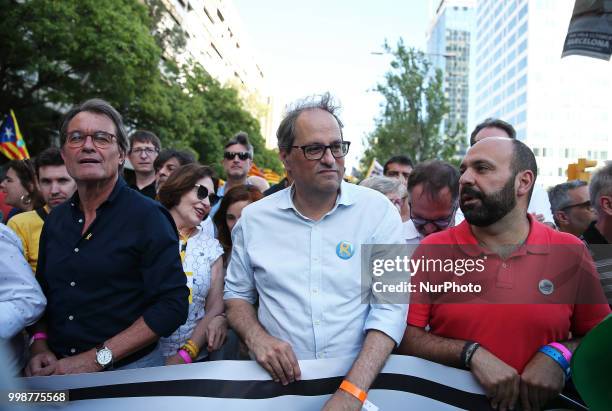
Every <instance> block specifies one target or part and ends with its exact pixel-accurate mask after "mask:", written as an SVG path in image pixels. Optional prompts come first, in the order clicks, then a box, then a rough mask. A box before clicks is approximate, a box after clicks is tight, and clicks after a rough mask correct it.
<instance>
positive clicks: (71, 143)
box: [66, 130, 117, 148]
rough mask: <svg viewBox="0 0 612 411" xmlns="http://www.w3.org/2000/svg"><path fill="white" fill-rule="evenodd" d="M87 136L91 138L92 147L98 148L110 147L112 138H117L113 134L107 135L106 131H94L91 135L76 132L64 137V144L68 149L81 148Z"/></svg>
mask: <svg viewBox="0 0 612 411" xmlns="http://www.w3.org/2000/svg"><path fill="white" fill-rule="evenodd" d="M88 136H90V137H91V141H92V142H93V145H94V146H96V147H98V148H106V147H108V146H110V145H111V144H112V142H113V138H114V139H116V138H117V136H115V135H114V134H111V133H107V132H106V131H94V132H93V133H91V134H85V133H83V132H81V131H78V130H77V131H73V132H71V133H68V134H67V135H66V144H67V145H68V147H72V148H78V147H82V146H83V145H84V144H85V140H87V137H88Z"/></svg>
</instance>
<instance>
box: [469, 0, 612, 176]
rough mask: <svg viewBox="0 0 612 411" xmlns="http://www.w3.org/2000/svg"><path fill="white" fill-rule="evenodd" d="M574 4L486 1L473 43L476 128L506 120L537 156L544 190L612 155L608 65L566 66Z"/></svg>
mask: <svg viewBox="0 0 612 411" xmlns="http://www.w3.org/2000/svg"><path fill="white" fill-rule="evenodd" d="M573 7H574V0H507V1H499V0H480V1H479V2H478V6H477V11H476V28H475V32H474V39H473V44H472V49H473V53H472V61H471V72H472V74H473V76H472V78H471V84H470V87H471V93H470V99H471V101H470V106H471V110H470V116H469V121H468V124H469V129H470V130H471V129H472V128H473V127H474V126H475V124H477V123H478V122H480V121H482V120H484V119H485V118H487V117H498V118H501V119H504V120H506V121H508V122H510V123H511V124H513V125H514V127H515V128H516V130H517V137H518V138H519V139H520V140H522V141H524V142H525V143H526V144H527V145H528V146H529V147H531V149H532V150H533V152H534V154H535V156H536V159H537V162H538V168H539V173H538V174H539V175H538V181H537V184H540V185H542V186H544V187H548V186H551V185H554V184H557V183H559V182H562V181H564V180H566V174H565V171H566V169H567V165H568V164H569V163H573V162H575V161H576V160H577V159H578V158H580V157H586V158H589V159H592V160H598V161H599V163H600V165H602V164H603V163H604V162H605V161H606V160H608V159H610V155H611V154H612V153H611V152H612V138H611V137H610V125H609V120H608V118H609V113H608V112H609V99H610V95H612V94H611V93H612V76H610V68H609V63H608V62H605V61H600V60H597V59H593V58H588V57H582V56H570V57H566V58H563V59H561V52H562V49H563V42H564V40H565V36H566V34H567V28H568V25H569V21H570V18H571V15H572V10H573Z"/></svg>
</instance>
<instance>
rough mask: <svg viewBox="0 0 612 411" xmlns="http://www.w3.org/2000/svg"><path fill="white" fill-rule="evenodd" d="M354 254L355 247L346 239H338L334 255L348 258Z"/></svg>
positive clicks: (344, 258)
mask: <svg viewBox="0 0 612 411" xmlns="http://www.w3.org/2000/svg"><path fill="white" fill-rule="evenodd" d="M353 254H355V247H353V244H351V243H349V242H348V241H340V242H339V243H338V245H337V246H336V255H337V256H338V257H340V258H342V259H343V260H348V259H349V258H351V257H352V256H353Z"/></svg>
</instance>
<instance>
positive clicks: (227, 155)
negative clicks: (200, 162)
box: [223, 151, 251, 161]
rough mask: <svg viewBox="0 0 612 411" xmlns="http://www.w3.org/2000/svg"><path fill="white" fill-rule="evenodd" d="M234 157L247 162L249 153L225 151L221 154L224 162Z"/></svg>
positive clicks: (249, 156)
mask: <svg viewBox="0 0 612 411" xmlns="http://www.w3.org/2000/svg"><path fill="white" fill-rule="evenodd" d="M236 156H238V158H239V159H240V160H242V161H245V160H248V159H249V158H251V153H249V152H248V151H226V152H224V153H223V157H224V158H225V159H226V160H233V159H234V158H235V157H236Z"/></svg>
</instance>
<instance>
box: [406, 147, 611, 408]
mask: <svg viewBox="0 0 612 411" xmlns="http://www.w3.org/2000/svg"><path fill="white" fill-rule="evenodd" d="M460 172H461V178H460V179H459V193H460V206H461V209H462V210H463V213H464V215H465V219H466V220H465V221H463V222H462V223H461V224H459V225H458V226H456V227H452V228H450V229H448V230H445V231H441V232H439V233H435V234H432V235H430V236H428V237H427V238H425V239H424V240H423V241H422V242H421V247H422V248H424V245H437V247H438V250H439V249H440V248H442V247H441V245H444V246H446V248H444V252H445V253H452V254H453V258H455V261H457V260H458V259H463V260H464V261H465V260H467V259H471V258H479V259H480V260H481V261H485V264H484V269H483V270H481V272H480V273H479V272H474V271H472V272H468V273H465V275H463V274H461V273H458V272H456V271H455V273H456V274H455V273H453V272H451V273H450V274H449V275H448V276H449V277H451V278H453V277H454V279H455V281H457V282H461V281H473V280H474V279H479V278H480V279H481V281H480V283H481V284H483V287H484V286H485V285H487V286H488V287H490V290H489V294H484V295H480V294H463V295H462V297H463V300H462V301H463V302H464V303H465V304H435V305H434V304H427V303H424V304H415V303H414V301H418V302H426V301H427V300H426V298H420V297H423V296H422V295H419V294H418V293H416V294H414V295H412V300H411V305H410V309H409V314H408V321H407V322H408V327H407V330H406V332H405V334H404V339H403V341H402V344H401V346H400V352H401V353H402V354H407V355H413V356H418V357H422V358H425V359H428V360H430V361H436V362H440V363H443V364H446V365H449V366H457V367H463V368H467V369H470V370H471V371H472V372H473V374H474V377H475V378H476V379H477V380H478V381H479V382H480V384H481V385H482V386H483V387H484V389H485V391H486V393H487V396H488V397H489V398H490V400H491V406H492V407H493V408H499V409H500V410H506V409H514V407H515V405H516V403H517V402H518V401H519V398H520V402H521V404H522V406H523V409H525V410H532V409H540V408H541V407H542V406H544V404H546V402H547V401H548V400H550V399H551V398H553V397H555V396H556V395H557V394H558V393H559V392H561V390H562V389H563V387H564V384H565V381H566V378H567V377H568V376H569V375H568V372H569V365H568V364H569V361H570V358H571V355H572V352H573V351H574V350H575V348H576V347H577V346H578V344H579V341H580V337H581V336H583V335H584V334H586V333H587V332H588V331H589V330H590V329H591V328H593V327H594V326H595V325H597V324H598V323H599V322H600V321H601V320H602V319H603V318H605V317H606V316H607V315H608V314H609V313H610V309H609V307H608V306H607V304H599V303H604V302H605V297H604V296H603V290H602V289H601V285H600V284H598V281H597V273H596V272H595V268H594V266H593V263H592V261H591V259H590V256H589V254H588V251H587V250H586V248H585V247H584V245H583V244H582V243H581V242H580V241H579V240H578V239H577V238H576V237H575V236H572V235H569V234H566V233H559V232H557V231H554V230H552V229H550V228H549V227H548V226H546V225H545V224H542V223H539V222H538V221H537V220H536V219H535V218H534V217H533V216H532V215H531V214H528V212H527V207H528V204H529V200H530V197H531V193H532V190H533V185H534V182H535V179H536V176H537V166H536V162H535V157H534V155H533V153H532V152H531V150H530V149H529V148H528V147H527V146H526V145H525V144H523V143H522V142H520V141H518V140H513V139H509V138H503V137H490V138H487V139H484V140H482V141H480V142H477V143H476V144H474V146H472V147H471V148H470V149H469V151H468V152H467V154H466V157H465V158H464V159H463V161H462V163H461V168H460ZM560 248H563V250H573V251H574V253H573V254H572V253H565V254H561V253H559V249H560ZM418 251H419V250H417V252H418ZM541 267H544V268H545V269H542V270H540V268H541ZM560 267H562V269H561V270H560V271H561V272H564V273H569V274H570V275H571V277H572V278H576V277H578V276H581V278H584V279H585V280H584V281H583V282H581V283H580V287H583V288H584V289H585V290H589V291H590V292H591V294H590V295H591V296H592V297H593V298H592V300H590V301H589V303H590V304H576V303H575V302H576V301H573V302H570V301H568V300H569V298H567V300H565V299H564V300H563V301H559V298H557V299H556V300H553V299H552V298H554V297H556V296H557V295H558V294H555V292H557V293H561V291H562V290H567V288H568V286H567V285H566V283H563V282H561V281H560V280H559V278H560V277H559V276H554V275H552V276H551V275H550V274H551V273H558V272H559V271H555V268H558V269H559V268H560ZM534 268H535V269H534ZM436 274H437V273H436ZM421 275H428V274H426V273H424V272H417V273H416V274H415V276H414V277H413V283H414V282H415V280H418V279H419V276H421ZM541 276H543V277H541ZM464 277H465V278H464ZM427 278H428V279H431V278H434V277H432V275H431V274H429V275H428V277H427ZM458 278H459V279H458ZM569 284H570V286H571V287H573V286H574V283H572V282H571V281H570V282H569ZM564 286H565V288H564ZM580 291H584V290H580ZM568 294H570V295H576V294H578V290H577V289H576V288H571V289H570V292H569V293H568ZM491 296H494V297H495V299H493V298H491ZM444 297H448V295H446V296H444ZM466 297H467V298H471V300H467V299H466ZM487 297H489V298H487ZM487 300H488V302H490V304H483V303H482V302H487ZM445 301H449V300H448V299H447V300H445ZM454 302H458V300H457V299H455V300H454ZM466 302H467V303H466ZM470 302H476V303H475V304H471V303H470ZM499 302H504V303H506V302H508V303H514V304H501V303H499ZM517 302H520V303H518V304H517ZM525 302H529V303H530V304H526V303H525ZM532 302H533V303H532ZM536 302H543V303H541V304H535V303H536ZM551 302H555V303H554V304H553V303H551ZM582 302H584V301H582ZM595 302H596V303H597V304H593V303H595ZM426 327H429V330H426Z"/></svg>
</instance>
